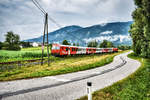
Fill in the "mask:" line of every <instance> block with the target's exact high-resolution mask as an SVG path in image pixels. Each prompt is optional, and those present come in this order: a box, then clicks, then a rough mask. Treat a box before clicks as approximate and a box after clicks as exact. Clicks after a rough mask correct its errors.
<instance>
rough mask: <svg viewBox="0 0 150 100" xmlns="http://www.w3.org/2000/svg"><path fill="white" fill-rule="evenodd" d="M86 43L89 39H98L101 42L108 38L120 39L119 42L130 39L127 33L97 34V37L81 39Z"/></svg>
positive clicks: (109, 39) (112, 39) (110, 39)
mask: <svg viewBox="0 0 150 100" xmlns="http://www.w3.org/2000/svg"><path fill="white" fill-rule="evenodd" d="M83 40H84V41H85V42H86V43H88V42H90V41H94V40H96V41H100V42H102V41H103V40H108V41H112V42H114V41H117V40H120V42H124V41H130V40H131V37H130V36H129V35H114V36H99V37H95V38H88V39H87V38H86V39H83Z"/></svg>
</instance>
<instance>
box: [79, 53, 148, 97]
mask: <svg viewBox="0 0 150 100" xmlns="http://www.w3.org/2000/svg"><path fill="white" fill-rule="evenodd" d="M128 57H130V58H132V59H136V60H138V61H140V62H141V63H142V65H141V67H140V68H139V69H138V70H137V71H136V72H135V73H133V74H132V75H130V76H129V77H127V78H125V79H123V80H121V81H119V82H117V83H115V84H113V85H112V86H109V87H106V88H104V89H102V90H99V91H96V92H94V93H93V99H92V100H150V59H144V58H141V57H137V56H136V55H134V54H133V53H132V54H130V55H128ZM142 59H143V60H142ZM79 100H87V96H85V97H82V98H81V99H79Z"/></svg>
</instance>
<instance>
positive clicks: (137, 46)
mask: <svg viewBox="0 0 150 100" xmlns="http://www.w3.org/2000/svg"><path fill="white" fill-rule="evenodd" d="M134 2H135V4H136V6H137V7H136V9H135V11H134V12H133V13H132V17H133V19H134V23H133V24H132V25H131V28H130V31H129V32H130V33H131V37H132V41H133V51H134V52H135V53H136V54H137V55H140V56H143V57H149V58H150V1H149V0H134Z"/></svg>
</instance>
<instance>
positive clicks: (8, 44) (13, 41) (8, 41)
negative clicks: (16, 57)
mask: <svg viewBox="0 0 150 100" xmlns="http://www.w3.org/2000/svg"><path fill="white" fill-rule="evenodd" d="M5 37H6V38H5V43H4V49H6V50H20V49H21V48H20V37H19V35H17V34H14V33H13V32H12V31H10V32H7V34H6V35H5Z"/></svg>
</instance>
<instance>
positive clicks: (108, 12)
mask: <svg viewBox="0 0 150 100" xmlns="http://www.w3.org/2000/svg"><path fill="white" fill-rule="evenodd" d="M37 1H38V2H39V3H40V4H41V6H42V7H43V8H44V9H45V10H46V11H47V12H48V13H49V16H51V17H52V18H54V19H55V20H56V21H57V22H58V23H60V24H61V25H62V26H68V25H80V26H91V25H94V24H100V23H102V22H111V21H129V20H132V17H131V13H132V11H133V10H134V8H135V6H134V3H133V0H37ZM0 22H1V23H0V41H1V40H4V34H5V33H6V32H7V31H14V32H16V33H18V34H19V35H21V39H22V40H24V39H28V38H33V37H38V36H40V35H42V31H43V22H44V17H43V14H42V13H41V12H40V11H39V9H38V8H36V7H35V5H34V4H33V3H32V1H31V0H0ZM56 29H58V27H56V25H55V24H54V23H52V22H50V21H49V31H53V30H56Z"/></svg>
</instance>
